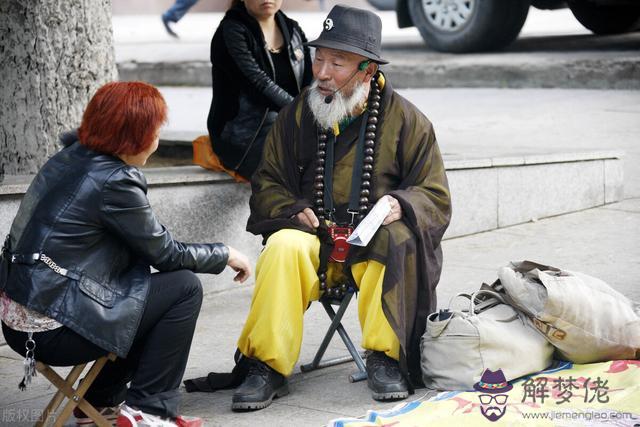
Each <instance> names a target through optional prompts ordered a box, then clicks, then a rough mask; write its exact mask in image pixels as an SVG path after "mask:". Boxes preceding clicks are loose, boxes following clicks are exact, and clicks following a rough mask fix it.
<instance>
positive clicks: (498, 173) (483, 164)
mask: <svg viewBox="0 0 640 427" xmlns="http://www.w3.org/2000/svg"><path fill="white" fill-rule="evenodd" d="M622 157H623V154H622V153H621V152H619V151H602V152H583V153H555V154H544V155H523V156H510V157H493V158H489V157H487V158H472V159H469V158H461V157H460V156H447V155H445V156H444V160H445V166H446V169H447V174H448V178H449V185H450V187H451V194H452V198H453V219H452V222H451V225H450V227H449V229H448V230H447V233H446V234H445V238H447V239H451V238H454V237H459V236H464V235H468V234H473V233H479V232H483V231H488V230H493V229H496V228H502V227H508V226H511V225H514V224H520V223H524V222H528V221H536V220H538V219H540V218H545V217H549V216H555V215H561V214H564V213H568V212H574V211H579V210H582V209H588V208H592V207H595V206H601V205H604V204H607V203H612V202H616V201H620V200H622V198H623V172H622V171H623V161H622ZM144 173H145V176H146V177H147V180H148V182H149V199H150V201H151V204H152V206H153V208H154V210H155V212H156V214H157V215H158V217H159V218H160V220H161V221H162V222H163V223H164V224H165V225H166V226H167V227H168V228H169V230H171V232H172V234H173V235H174V236H175V238H177V239H179V240H183V241H187V242H207V241H222V242H228V243H229V244H231V245H233V246H234V247H235V248H236V249H239V250H241V251H244V252H246V253H247V254H249V255H250V256H251V257H252V258H253V259H254V260H255V259H256V257H257V255H258V253H259V252H260V249H261V239H260V237H257V236H253V235H251V234H249V233H247V232H246V231H245V225H246V220H247V218H248V216H249V206H248V200H249V196H250V187H249V185H248V184H238V183H236V182H234V181H233V180H232V179H230V178H229V177H228V176H227V175H226V174H223V173H218V172H211V171H207V170H205V169H202V168H200V167H198V166H182V167H165V168H153V169H145V170H144ZM31 178H32V177H31V176H7V177H6V179H5V181H4V183H3V184H1V185H0V235H5V234H6V233H7V232H8V231H9V227H10V225H11V222H12V220H13V217H14V216H15V214H16V211H17V209H18V205H19V203H20V199H21V198H22V195H23V194H24V192H25V191H26V189H27V187H28V184H29V182H30V181H31ZM229 277H231V276H229ZM226 279H228V278H221V279H220V280H216V281H217V282H219V286H216V287H215V290H222V289H224V288H227V287H230V286H233V285H232V281H231V280H226Z"/></svg>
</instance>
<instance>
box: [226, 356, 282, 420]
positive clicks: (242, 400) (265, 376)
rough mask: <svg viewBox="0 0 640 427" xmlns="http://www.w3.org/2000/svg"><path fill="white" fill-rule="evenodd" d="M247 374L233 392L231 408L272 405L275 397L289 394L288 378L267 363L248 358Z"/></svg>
mask: <svg viewBox="0 0 640 427" xmlns="http://www.w3.org/2000/svg"><path fill="white" fill-rule="evenodd" d="M245 363H248V364H249V368H248V372H247V376H246V378H245V379H244V381H243V382H242V384H240V386H239V387H238V388H237V389H236V391H235V392H234V393H233V399H232V403H231V409H232V410H234V411H254V410H256V409H264V408H266V407H267V406H269V405H271V401H272V400H273V398H274V397H282V396H286V395H287V394H289V384H288V383H287V379H286V378H285V377H284V376H283V375H282V374H280V373H278V372H276V371H274V370H273V369H271V368H270V367H269V366H267V365H266V364H265V363H263V362H261V361H259V360H256V359H247V360H246V362H245Z"/></svg>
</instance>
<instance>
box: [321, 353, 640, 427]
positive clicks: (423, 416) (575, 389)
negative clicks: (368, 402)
mask: <svg viewBox="0 0 640 427" xmlns="http://www.w3.org/2000/svg"><path fill="white" fill-rule="evenodd" d="M512 385H513V388H512V389H511V390H510V391H508V392H506V393H502V394H501V395H506V396H507V397H506V398H505V397H499V398H498V397H495V396H498V395H496V394H488V393H481V392H477V391H465V392H443V393H440V394H438V395H436V396H434V397H431V398H430V399H428V400H424V401H419V400H418V401H413V402H405V403H401V404H399V405H397V406H396V407H394V408H393V409H390V410H386V411H375V410H370V411H368V413H367V415H366V416H365V417H362V418H358V419H356V418H341V419H335V420H332V421H331V422H330V423H329V427H374V426H376V427H380V426H389V427H390V426H393V427H404V426H406V427H417V426H429V427H433V426H447V427H449V426H456V427H457V426H483V425H484V426H493V425H496V426H497V425H513V426H517V425H527V426H529V425H530V426H585V425H589V426H592V425H596V426H638V427H640V361H638V360H616V361H612V362H603V363H593V364H588V365H574V364H571V363H568V362H561V363H557V364H555V365H554V366H553V367H551V368H550V369H548V370H546V371H543V372H540V373H539V374H536V375H532V376H529V377H525V378H522V379H519V380H517V381H513V382H512ZM481 399H482V401H483V403H482V401H481Z"/></svg>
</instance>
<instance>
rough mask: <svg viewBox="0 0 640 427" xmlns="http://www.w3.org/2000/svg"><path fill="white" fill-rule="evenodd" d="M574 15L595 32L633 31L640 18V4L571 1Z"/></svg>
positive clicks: (615, 32) (570, 5)
mask: <svg viewBox="0 0 640 427" xmlns="http://www.w3.org/2000/svg"><path fill="white" fill-rule="evenodd" d="M569 8H570V9H571V12H572V13H573V16H575V17H576V19H577V20H578V21H579V22H580V23H581V24H582V25H583V26H584V27H585V28H586V29H588V30H590V31H592V32H594V33H595V34H619V33H626V32H628V31H632V30H634V29H635V28H636V26H637V24H638V21H639V20H640V4H611V5H609V4H596V3H591V2H588V1H573V2H571V3H569Z"/></svg>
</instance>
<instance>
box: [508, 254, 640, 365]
mask: <svg viewBox="0 0 640 427" xmlns="http://www.w3.org/2000/svg"><path fill="white" fill-rule="evenodd" d="M498 277H499V279H500V283H501V285H502V286H503V287H504V290H505V292H506V294H507V300H508V302H509V303H510V304H512V305H513V306H515V307H516V308H518V309H519V310H521V311H523V312H525V313H526V314H527V315H528V316H530V317H531V320H532V321H533V324H534V325H535V326H536V327H537V328H538V329H539V330H540V331H541V332H542V333H543V334H544V335H545V336H546V338H547V339H548V340H549V342H550V343H551V344H553V345H554V346H555V347H556V349H557V350H558V356H559V357H561V358H563V359H566V360H569V361H571V362H574V363H593V362H602V361H607V360H617V359H637V358H638V357H639V356H640V317H639V316H638V314H637V313H636V311H635V310H636V309H637V305H636V304H634V303H632V302H631V301H630V300H629V299H628V298H627V297H625V296H624V295H622V294H621V293H620V292H618V291H616V290H615V289H613V288H611V287H610V286H609V285H607V284H606V283H605V282H603V281H602V280H599V279H596V278H595V277H591V276H588V275H586V274H582V273H577V272H571V271H565V270H560V269H557V268H554V267H549V266H544V265H541V264H536V263H533V262H530V261H523V262H517V263H511V264H510V265H509V266H507V267H503V268H501V269H500V270H499V272H498Z"/></svg>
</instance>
